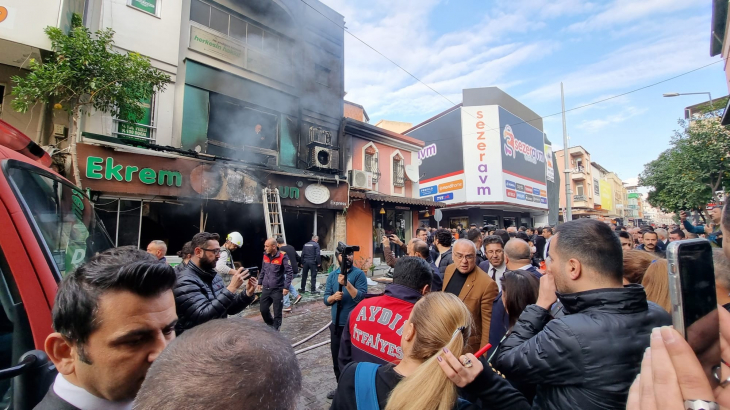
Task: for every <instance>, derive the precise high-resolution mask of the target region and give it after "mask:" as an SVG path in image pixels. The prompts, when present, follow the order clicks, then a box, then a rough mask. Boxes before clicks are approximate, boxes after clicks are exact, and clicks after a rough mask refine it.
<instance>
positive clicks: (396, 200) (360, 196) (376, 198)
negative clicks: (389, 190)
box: [350, 191, 444, 208]
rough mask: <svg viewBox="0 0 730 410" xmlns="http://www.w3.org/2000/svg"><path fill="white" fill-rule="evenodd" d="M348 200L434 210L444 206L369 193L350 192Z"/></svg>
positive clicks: (424, 200) (415, 199)
mask: <svg viewBox="0 0 730 410" xmlns="http://www.w3.org/2000/svg"><path fill="white" fill-rule="evenodd" d="M350 198H357V199H369V200H371V201H378V202H390V203H394V204H403V205H417V206H426V207H434V208H443V207H444V204H443V203H442V202H434V201H429V200H426V199H418V198H407V197H402V196H394V195H382V194H376V193H371V192H358V191H350Z"/></svg>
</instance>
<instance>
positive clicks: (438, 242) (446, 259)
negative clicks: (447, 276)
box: [433, 228, 454, 277]
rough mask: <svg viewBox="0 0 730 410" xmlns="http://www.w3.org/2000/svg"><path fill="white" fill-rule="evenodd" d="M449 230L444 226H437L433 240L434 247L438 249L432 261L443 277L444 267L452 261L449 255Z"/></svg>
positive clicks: (450, 239) (450, 237)
mask: <svg viewBox="0 0 730 410" xmlns="http://www.w3.org/2000/svg"><path fill="white" fill-rule="evenodd" d="M452 240H453V237H452V236H451V231H449V230H448V229H445V228H439V230H437V231H436V237H435V238H434V240H433V243H434V245H435V246H434V248H436V250H438V255H437V256H436V258H435V259H433V263H435V264H436V267H438V268H439V272H441V276H442V277H443V275H444V272H446V268H447V267H448V266H449V265H451V264H452V263H454V258H453V257H452V256H451V241H452Z"/></svg>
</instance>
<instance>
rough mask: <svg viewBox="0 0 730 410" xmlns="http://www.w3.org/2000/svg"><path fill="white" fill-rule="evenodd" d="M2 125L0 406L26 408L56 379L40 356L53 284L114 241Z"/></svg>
mask: <svg viewBox="0 0 730 410" xmlns="http://www.w3.org/2000/svg"><path fill="white" fill-rule="evenodd" d="M50 166H51V158H50V157H49V156H48V154H47V153H46V152H45V151H43V149H42V148H40V147H39V146H38V145H36V144H35V143H34V142H33V141H32V140H31V139H30V138H28V137H27V136H25V135H24V134H23V133H21V132H20V131H18V130H17V129H15V128H13V127H12V126H10V125H9V124H7V123H5V122H4V121H1V120H0V305H2V309H0V408H3V409H5V408H12V409H20V410H25V409H32V408H33V407H34V406H35V405H36V404H37V403H38V402H39V401H40V399H41V398H42V397H43V395H44V394H45V392H46V391H47V390H48V387H49V386H50V384H51V383H52V381H53V377H55V369H54V367H53V364H52V363H50V362H49V361H48V358H47V356H46V355H45V353H43V343H44V341H45V339H46V336H48V334H49V333H51V332H52V327H51V309H52V308H53V301H54V298H55V296H56V291H57V290H58V283H59V281H60V280H61V279H62V278H63V277H64V275H66V274H67V273H69V272H71V271H72V270H73V269H74V268H75V267H77V266H79V265H80V264H82V263H83V262H85V261H87V260H88V258H89V257H91V256H92V255H94V254H95V253H96V252H100V251H103V250H106V249H108V248H111V247H112V246H113V245H112V242H111V239H110V238H109V235H108V234H107V233H106V230H105V229H104V225H103V224H102V223H101V221H100V220H99V219H98V218H97V216H96V213H95V212H94V208H93V205H92V203H91V201H89V199H88V197H87V195H85V194H84V192H82V191H81V190H79V189H78V188H77V187H76V186H74V185H73V184H72V183H71V182H69V181H68V180H66V179H65V178H63V177H61V176H60V175H59V174H58V173H56V172H54V171H53V170H52V169H51V167H50Z"/></svg>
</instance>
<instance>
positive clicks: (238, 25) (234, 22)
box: [229, 16, 246, 43]
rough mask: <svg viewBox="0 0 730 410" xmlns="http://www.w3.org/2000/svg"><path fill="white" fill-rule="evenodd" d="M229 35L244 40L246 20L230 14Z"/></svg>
mask: <svg viewBox="0 0 730 410" xmlns="http://www.w3.org/2000/svg"><path fill="white" fill-rule="evenodd" d="M229 35H230V36H231V37H233V38H235V39H236V40H240V41H242V42H244V43H245V42H246V22H245V21H243V20H241V19H239V18H236V17H233V16H231V29H230V33H229Z"/></svg>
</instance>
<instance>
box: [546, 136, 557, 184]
mask: <svg viewBox="0 0 730 410" xmlns="http://www.w3.org/2000/svg"><path fill="white" fill-rule="evenodd" d="M545 177H546V179H547V181H550V182H555V168H554V167H553V147H552V146H551V145H550V144H545Z"/></svg>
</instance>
